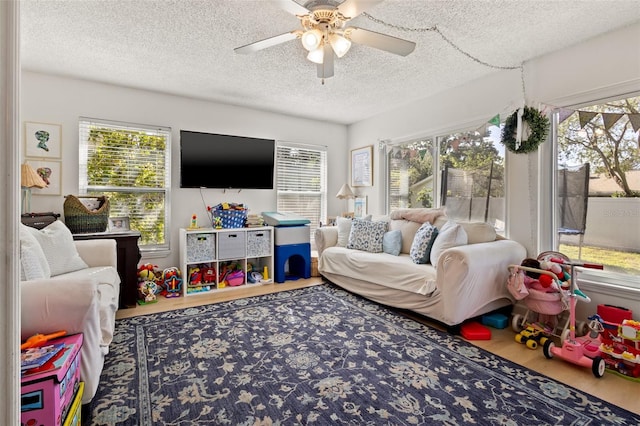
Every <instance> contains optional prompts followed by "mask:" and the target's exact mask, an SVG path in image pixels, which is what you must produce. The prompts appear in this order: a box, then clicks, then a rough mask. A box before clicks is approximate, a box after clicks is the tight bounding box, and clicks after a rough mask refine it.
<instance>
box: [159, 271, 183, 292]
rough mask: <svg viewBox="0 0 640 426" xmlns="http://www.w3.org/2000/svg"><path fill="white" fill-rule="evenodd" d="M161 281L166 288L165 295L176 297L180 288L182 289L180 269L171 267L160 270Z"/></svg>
mask: <svg viewBox="0 0 640 426" xmlns="http://www.w3.org/2000/svg"><path fill="white" fill-rule="evenodd" d="M162 282H163V283H164V288H165V290H166V294H165V297H178V296H180V290H181V289H182V277H180V270H179V269H178V268H176V267H175V266H174V267H171V268H166V269H165V270H164V271H162Z"/></svg>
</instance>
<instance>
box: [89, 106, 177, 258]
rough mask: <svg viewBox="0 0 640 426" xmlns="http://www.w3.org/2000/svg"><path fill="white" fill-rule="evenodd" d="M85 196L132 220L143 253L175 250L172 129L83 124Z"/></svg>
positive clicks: (94, 122)
mask: <svg viewBox="0 0 640 426" xmlns="http://www.w3.org/2000/svg"><path fill="white" fill-rule="evenodd" d="M79 138H80V141H79V150H80V152H79V163H80V167H79V189H80V194H83V195H84V194H89V195H90V194H105V195H107V196H108V197H109V202H110V216H112V217H117V216H126V217H129V219H130V225H131V228H132V229H136V230H138V231H140V233H141V238H140V247H141V249H142V250H166V249H168V248H169V241H168V235H169V233H168V232H167V230H168V229H170V226H169V213H168V210H169V209H168V206H169V197H170V189H171V180H170V178H171V170H170V164H171V162H170V152H171V149H170V143H171V129H170V128H167V127H158V126H145V125H139V124H129V123H121V122H113V121H108V120H97V119H89V118H80V120H79Z"/></svg>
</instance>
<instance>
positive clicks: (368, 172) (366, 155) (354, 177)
mask: <svg viewBox="0 0 640 426" xmlns="http://www.w3.org/2000/svg"><path fill="white" fill-rule="evenodd" d="M372 185H373V145H369V146H365V147H364V148H358V149H352V150H351V186H372Z"/></svg>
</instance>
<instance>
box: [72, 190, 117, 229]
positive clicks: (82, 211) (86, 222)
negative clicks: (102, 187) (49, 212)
mask: <svg viewBox="0 0 640 426" xmlns="http://www.w3.org/2000/svg"><path fill="white" fill-rule="evenodd" d="M80 198H91V199H95V200H98V203H99V205H98V207H97V208H96V209H95V210H89V209H88V208H87V206H85V205H84V204H83V202H82V201H81V200H80ZM63 207H64V223H65V225H67V228H69V230H70V231H71V233H73V234H86V233H91V232H104V231H106V230H107V225H108V224H109V199H108V198H107V197H106V196H104V195H101V196H95V195H94V196H90V195H80V196H78V197H76V196H74V195H66V196H65V200H64V206H63Z"/></svg>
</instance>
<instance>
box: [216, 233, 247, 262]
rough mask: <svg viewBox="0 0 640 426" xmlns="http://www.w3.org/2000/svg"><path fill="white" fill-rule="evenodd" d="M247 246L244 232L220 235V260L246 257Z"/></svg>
mask: <svg viewBox="0 0 640 426" xmlns="http://www.w3.org/2000/svg"><path fill="white" fill-rule="evenodd" d="M246 248H247V244H246V241H245V233H244V232H220V233H218V259H239V258H242V257H245V254H246V251H247V250H246Z"/></svg>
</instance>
